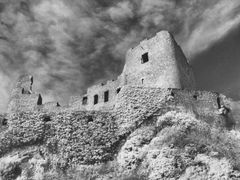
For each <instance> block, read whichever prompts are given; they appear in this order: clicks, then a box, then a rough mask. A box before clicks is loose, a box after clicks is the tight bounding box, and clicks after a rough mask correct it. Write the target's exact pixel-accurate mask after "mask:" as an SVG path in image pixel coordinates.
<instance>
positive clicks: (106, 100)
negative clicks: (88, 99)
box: [104, 91, 109, 102]
mask: <svg viewBox="0 0 240 180" xmlns="http://www.w3.org/2000/svg"><path fill="white" fill-rule="evenodd" d="M108 100H109V91H105V92H104V102H108Z"/></svg>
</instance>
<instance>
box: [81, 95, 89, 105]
mask: <svg viewBox="0 0 240 180" xmlns="http://www.w3.org/2000/svg"><path fill="white" fill-rule="evenodd" d="M87 101H88V98H87V97H86V96H85V97H83V99H82V104H83V105H86V104H87Z"/></svg>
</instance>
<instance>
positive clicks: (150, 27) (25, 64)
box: [0, 0, 240, 109]
mask: <svg viewBox="0 0 240 180" xmlns="http://www.w3.org/2000/svg"><path fill="white" fill-rule="evenodd" d="M239 6H240V2H239V1H237V0H233V1H229V0H212V1H204V0H158V1H156V0H131V1H130V0H120V1H119V0H112V1H109V0H101V1H96V0H89V1H84V0H68V1H63V0H31V1H30V0H22V1H20V0H0V13H1V14H0V19H1V24H0V63H1V65H0V80H1V82H2V83H1V86H0V92H1V96H2V104H1V105H0V106H1V107H0V108H2V109H4V107H6V102H7V99H8V92H9V90H10V89H11V87H12V85H13V82H14V80H15V79H16V77H18V75H19V74H21V73H31V74H33V75H34V76H35V79H37V81H35V82H36V84H35V86H36V88H38V89H39V90H40V91H42V92H43V93H44V94H45V96H44V97H45V99H47V100H51V99H57V100H59V99H63V101H66V100H67V99H68V97H69V95H70V94H75V95H76V94H81V93H83V92H84V91H85V90H86V88H87V87H88V86H89V85H91V84H93V83H95V82H97V81H101V80H105V79H108V78H113V77H116V76H117V75H118V74H119V73H120V72H121V70H122V67H123V64H124V57H125V52H126V51H127V49H128V48H130V47H132V46H134V45H136V44H137V43H138V42H139V41H141V40H142V39H144V38H147V37H151V36H153V35H154V34H155V33H156V32H158V31H160V30H162V29H166V30H169V31H171V32H172V33H173V34H174V35H175V36H176V39H177V41H178V42H179V44H180V45H181V46H182V47H183V50H184V52H185V53H186V54H187V56H188V57H189V58H190V60H192V63H193V64H194V63H195V61H196V62H199V63H200V62H202V64H201V63H200V64H198V63H195V64H196V66H199V68H198V67H196V66H195V67H196V68H195V69H196V72H197V74H198V82H199V85H200V86H202V87H207V86H205V85H202V84H204V83H202V82H203V80H199V79H201V78H199V76H200V75H201V73H199V72H200V71H199V69H201V67H204V63H205V64H207V63H208V62H206V61H208V59H209V57H211V59H212V58H213V59H214V58H215V57H217V56H214V55H211V54H210V55H209V54H208V55H206V56H204V53H205V54H207V53H206V52H208V50H209V49H210V48H211V47H212V46H213V45H215V44H218V43H221V42H222V41H223V39H224V38H226V37H228V36H227V35H228V34H229V33H230V32H231V31H232V30H233V29H235V28H237V26H238V24H239V22H240V17H239V14H238V12H239ZM201 54H202V58H204V60H202V58H201ZM215 54H217V52H216V53H215ZM236 57H237V56H234V57H231V58H233V59H232V61H234V58H236ZM209 62H210V61H209ZM211 63H212V64H214V63H218V62H212V61H211ZM206 66H207V65H206ZM229 69H230V67H229ZM203 77H204V75H203ZM212 77H215V76H212ZM236 81H237V80H236ZM234 82H235V81H234ZM219 83H220V82H219ZM214 87H217V86H214ZM214 87H210V89H211V88H214ZM217 89H218V88H217Z"/></svg>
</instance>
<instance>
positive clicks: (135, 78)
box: [122, 31, 194, 89]
mask: <svg viewBox="0 0 240 180" xmlns="http://www.w3.org/2000/svg"><path fill="white" fill-rule="evenodd" d="M144 56H146V57H145V59H146V58H147V59H146V60H147V62H143V60H144ZM146 60H145V61H146ZM122 76H124V77H125V81H126V84H131V85H141V86H145V87H146V86H150V87H160V88H189V89H192V88H193V87H194V77H193V73H192V70H191V68H190V66H189V65H188V63H187V60H186V58H185V56H184V54H183V53H182V51H181V48H180V47H179V46H178V45H177V43H176V42H175V40H174V38H173V36H172V35H171V34H170V33H168V32H166V31H161V32H160V33H158V34H157V35H156V36H155V37H153V38H151V39H148V40H144V41H142V42H141V43H140V45H138V46H137V47H135V48H132V49H130V50H129V51H128V52H127V55H126V63H125V67H124V69H123V74H122Z"/></svg>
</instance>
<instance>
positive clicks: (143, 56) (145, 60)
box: [141, 53, 149, 64]
mask: <svg viewBox="0 0 240 180" xmlns="http://www.w3.org/2000/svg"><path fill="white" fill-rule="evenodd" d="M148 61H149V58H148V53H144V54H143V55H142V59H141V63H142V64H144V63H146V62H148Z"/></svg>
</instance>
